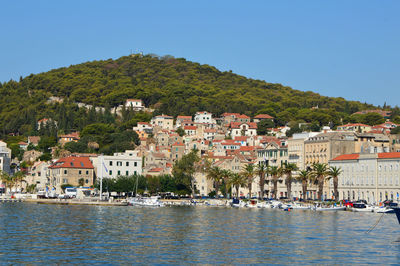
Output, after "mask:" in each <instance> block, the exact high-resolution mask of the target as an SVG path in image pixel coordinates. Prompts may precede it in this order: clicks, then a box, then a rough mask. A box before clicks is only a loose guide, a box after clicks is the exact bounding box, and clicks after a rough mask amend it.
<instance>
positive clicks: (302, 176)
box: [297, 170, 311, 200]
mask: <svg viewBox="0 0 400 266" xmlns="http://www.w3.org/2000/svg"><path fill="white" fill-rule="evenodd" d="M310 174H311V173H310V171H307V170H301V171H300V172H299V175H298V176H297V180H298V181H300V182H301V187H302V189H303V200H305V199H306V195H307V186H308V182H309V181H310V176H311V175H310Z"/></svg>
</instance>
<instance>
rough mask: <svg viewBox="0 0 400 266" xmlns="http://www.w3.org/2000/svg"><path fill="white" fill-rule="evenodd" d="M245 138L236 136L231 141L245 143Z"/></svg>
mask: <svg viewBox="0 0 400 266" xmlns="http://www.w3.org/2000/svg"><path fill="white" fill-rule="evenodd" d="M247 138H248V137H247V136H236V137H234V138H233V139H234V140H235V141H247Z"/></svg>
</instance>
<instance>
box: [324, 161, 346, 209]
mask: <svg viewBox="0 0 400 266" xmlns="http://www.w3.org/2000/svg"><path fill="white" fill-rule="evenodd" d="M342 172H343V171H342V169H341V168H340V167H336V166H332V167H330V168H329V169H328V173H327V174H328V180H330V179H333V194H334V197H335V201H338V200H339V192H338V183H339V180H338V179H339V176H340V174H341V173H342Z"/></svg>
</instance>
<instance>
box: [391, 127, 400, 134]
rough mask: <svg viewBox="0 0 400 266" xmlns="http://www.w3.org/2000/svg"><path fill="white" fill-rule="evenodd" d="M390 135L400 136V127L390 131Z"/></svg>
mask: <svg viewBox="0 0 400 266" xmlns="http://www.w3.org/2000/svg"><path fill="white" fill-rule="evenodd" d="M390 134H392V135H396V134H400V127H395V128H392V130H390Z"/></svg>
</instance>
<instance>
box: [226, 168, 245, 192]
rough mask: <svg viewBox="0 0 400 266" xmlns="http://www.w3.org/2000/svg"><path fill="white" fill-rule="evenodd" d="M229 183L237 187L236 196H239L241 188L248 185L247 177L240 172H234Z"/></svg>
mask: <svg viewBox="0 0 400 266" xmlns="http://www.w3.org/2000/svg"><path fill="white" fill-rule="evenodd" d="M228 184H229V185H230V186H233V187H234V188H235V189H236V197H238V198H239V188H240V187H243V186H245V185H246V178H245V177H244V176H243V175H241V174H239V173H232V174H231V176H230V178H229V182H228Z"/></svg>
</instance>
